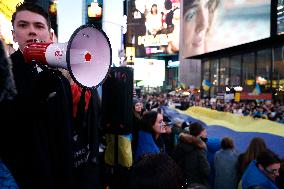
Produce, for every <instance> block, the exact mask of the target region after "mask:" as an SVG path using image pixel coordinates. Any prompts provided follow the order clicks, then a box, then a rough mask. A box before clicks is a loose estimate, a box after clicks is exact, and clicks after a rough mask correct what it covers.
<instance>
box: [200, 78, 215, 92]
mask: <svg viewBox="0 0 284 189" xmlns="http://www.w3.org/2000/svg"><path fill="white" fill-rule="evenodd" d="M212 86H213V84H212V83H211V82H210V81H208V80H206V79H204V80H203V81H202V87H203V89H204V90H205V91H208V90H209V89H210V87H212Z"/></svg>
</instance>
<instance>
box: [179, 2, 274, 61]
mask: <svg viewBox="0 0 284 189" xmlns="http://www.w3.org/2000/svg"><path fill="white" fill-rule="evenodd" d="M270 9H271V1H270V0H253V1H252V0H184V1H183V6H182V37H181V45H182V51H181V54H182V57H183V58H186V57H192V56H195V55H201V54H204V53H208V52H212V51H216V50H221V49H224V48H229V47H233V46H237V45H241V44H245V43H249V42H253V41H257V40H260V39H265V38H268V37H270Z"/></svg>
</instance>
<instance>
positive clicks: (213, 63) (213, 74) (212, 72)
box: [209, 60, 219, 97]
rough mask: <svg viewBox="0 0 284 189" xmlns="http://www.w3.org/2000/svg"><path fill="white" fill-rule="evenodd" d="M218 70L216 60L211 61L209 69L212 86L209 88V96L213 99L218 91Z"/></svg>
mask: <svg viewBox="0 0 284 189" xmlns="http://www.w3.org/2000/svg"><path fill="white" fill-rule="evenodd" d="M218 68H219V64H218V60H212V61H211V67H210V80H209V81H210V82H211V83H213V86H212V87H211V88H210V96H211V97H213V96H214V94H216V93H217V89H218V85H219V84H218V78H219V75H218V74H219V73H218V70H219V69H218Z"/></svg>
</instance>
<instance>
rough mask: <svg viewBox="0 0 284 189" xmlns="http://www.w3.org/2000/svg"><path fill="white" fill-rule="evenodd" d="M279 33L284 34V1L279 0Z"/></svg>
mask: <svg viewBox="0 0 284 189" xmlns="http://www.w3.org/2000/svg"><path fill="white" fill-rule="evenodd" d="M277 33H278V34H284V0H278V4H277Z"/></svg>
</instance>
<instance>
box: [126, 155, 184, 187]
mask: <svg viewBox="0 0 284 189" xmlns="http://www.w3.org/2000/svg"><path fill="white" fill-rule="evenodd" d="M129 181H130V183H129V189H179V188H181V187H182V184H183V177H182V171H181V169H180V168H179V166H178V165H177V164H176V162H175V161H174V160H173V159H172V158H171V157H169V156H168V155H167V154H165V153H160V154H148V155H145V156H143V158H142V159H141V160H140V161H138V162H137V164H134V166H133V167H132V169H131V172H130V179H129Z"/></svg>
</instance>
